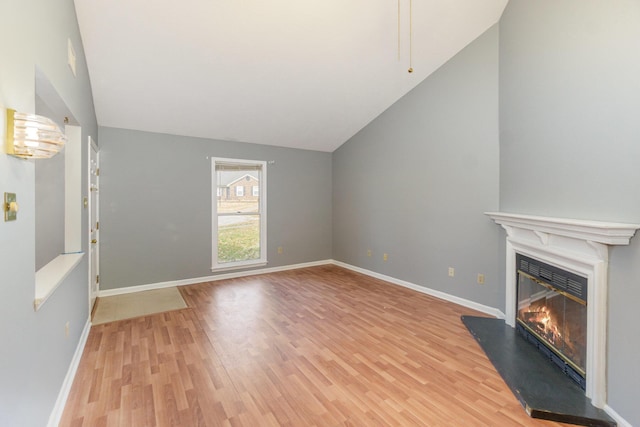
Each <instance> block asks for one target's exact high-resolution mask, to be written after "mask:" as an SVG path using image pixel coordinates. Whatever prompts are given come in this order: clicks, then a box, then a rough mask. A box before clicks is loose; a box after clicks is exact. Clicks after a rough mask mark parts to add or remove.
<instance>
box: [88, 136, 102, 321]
mask: <svg viewBox="0 0 640 427" xmlns="http://www.w3.org/2000/svg"><path fill="white" fill-rule="evenodd" d="M93 153H95V167H96V169H97V174H96V184H95V188H94V187H92V185H93V184H92V182H91V175H92V170H91V161H92V154H93ZM99 187H100V150H99V148H98V145H97V144H96V143H95V141H94V140H93V138H91V136H89V140H88V149H87V192H88V196H87V224H88V227H87V253H88V255H89V257H88V258H89V268H88V270H89V271H88V276H89V277H88V279H89V280H88V283H89V317H91V313H92V311H93V307H94V305H95V302H96V299H97V297H98V294H99V292H100V281H99V280H97V283H96V277H99V275H100V227H99V223H100V193H99V191H98V188H99ZM94 204H95V222H96V225H97V226H96V230H95V234H94V230H93V227H94V224H93V218H92V213H93V209H94V206H93V205H94ZM94 236H95V237H94ZM94 238H95V239H96V241H97V242H96V243H91V241H92V240H93V239H94ZM94 251H95V259H94V256H93V252H94ZM94 284H96V287H95V291H94Z"/></svg>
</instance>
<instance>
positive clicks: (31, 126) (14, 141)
mask: <svg viewBox="0 0 640 427" xmlns="http://www.w3.org/2000/svg"><path fill="white" fill-rule="evenodd" d="M6 126H7V135H6V150H7V154H10V155H12V156H16V157H22V158H25V159H47V158H49V157H53V156H55V155H56V154H58V152H60V151H61V150H62V149H63V148H64V144H65V143H66V142H67V137H66V135H65V134H64V133H63V132H62V131H61V130H60V128H59V127H58V125H57V124H56V123H55V122H54V121H53V120H51V119H49V118H47V117H43V116H38V115H35V114H27V113H20V112H17V111H15V110H12V109H10V108H8V109H7V125H6Z"/></svg>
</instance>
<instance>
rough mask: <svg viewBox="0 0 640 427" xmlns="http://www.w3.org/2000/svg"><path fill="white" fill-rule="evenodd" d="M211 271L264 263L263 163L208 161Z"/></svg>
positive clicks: (227, 160)
mask: <svg viewBox="0 0 640 427" xmlns="http://www.w3.org/2000/svg"><path fill="white" fill-rule="evenodd" d="M212 175H213V176H212V183H213V188H215V191H214V192H212V195H215V196H214V197H212V199H213V206H212V208H213V209H212V212H213V238H212V241H213V245H212V246H213V263H212V270H216V269H223V268H233V267H243V266H250V265H255V264H265V263H266V216H265V206H266V200H265V194H266V191H265V188H266V163H265V162H261V161H250V160H236V159H221V158H214V159H212Z"/></svg>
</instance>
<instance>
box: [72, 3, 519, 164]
mask: <svg viewBox="0 0 640 427" xmlns="http://www.w3.org/2000/svg"><path fill="white" fill-rule="evenodd" d="M409 1H410V0H400V40H399V41H398V34H399V33H398V18H399V14H398V0H270V1H264V0H180V1H175V0H171V1H170V0H153V1H151V0H75V5H76V11H77V14H78V21H79V24H80V32H81V34H82V39H83V43H84V49H85V53H86V56H87V62H88V66H89V74H90V77H91V84H92V88H93V97H94V102H95V108H96V114H97V118H98V124H99V125H100V126H110V127H118V128H125V129H136V130H143V131H150V132H160V133H168V134H175V135H186V136H197V137H203V138H212V139H222V140H229V141H243V142H252V143H258V144H268V145H276V146H284V147H296V148H302V149H309V150H320V151H328V152H331V151H333V150H335V149H336V148H338V147H339V146H340V145H342V144H343V143H344V142H345V141H346V140H348V139H349V138H350V137H351V136H353V135H354V134H355V133H356V132H358V131H359V130H360V129H362V128H363V127H364V126H366V125H367V124H368V123H369V122H371V120H373V119H374V118H375V117H377V116H378V115H379V114H380V113H382V112H383V111H384V110H385V109H387V108H388V107H389V106H390V105H391V104H393V103H394V102H395V101H396V100H398V99H399V98H400V97H402V96H403V95H404V94H406V93H407V92H408V91H410V90H411V89H412V88H414V87H415V86H416V85H417V84H418V83H420V82H421V81H422V80H424V79H425V78H426V77H427V76H429V74H431V73H432V72H433V71H435V70H436V69H437V68H438V67H440V66H441V65H442V64H444V63H445V62H446V61H447V60H449V59H450V58H451V57H452V56H454V55H455V54H456V53H457V52H459V51H460V50H461V49H462V48H464V47H465V46H466V45H467V44H469V43H470V42H471V41H473V40H474V39H475V38H476V37H478V36H479V35H480V34H482V33H483V32H484V31H485V30H487V29H488V28H489V27H491V26H492V25H493V24H495V23H496V22H497V21H498V20H499V18H500V15H501V14H502V11H503V9H504V7H505V6H506V3H507V1H508V0H412V2H413V4H412V17H413V19H412V23H413V44H412V45H413V49H412V52H413V55H412V57H413V60H412V65H413V69H414V70H415V71H414V72H413V73H412V74H409V73H408V72H407V69H408V68H409V22H410V20H409ZM399 47H400V48H399ZM398 54H400V59H398Z"/></svg>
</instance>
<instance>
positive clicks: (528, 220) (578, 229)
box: [485, 212, 640, 408]
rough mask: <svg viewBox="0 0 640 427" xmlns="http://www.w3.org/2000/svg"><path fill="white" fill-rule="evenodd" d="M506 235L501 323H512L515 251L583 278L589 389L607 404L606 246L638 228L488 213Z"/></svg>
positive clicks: (598, 402)
mask: <svg viewBox="0 0 640 427" xmlns="http://www.w3.org/2000/svg"><path fill="white" fill-rule="evenodd" d="M485 214H486V215H488V216H489V217H491V218H492V219H493V220H494V221H495V222H496V223H497V224H499V225H501V226H502V228H504V229H505V231H506V232H507V242H506V245H507V250H506V292H505V295H506V304H505V322H506V323H507V324H508V325H510V326H512V327H514V326H515V323H516V297H517V295H516V287H517V270H516V253H519V254H522V255H526V256H529V257H531V258H535V259H538V260H540V261H543V262H546V263H548V264H551V265H554V266H556V267H558V268H562V269H564V270H567V271H570V272H572V273H575V274H577V275H579V276H582V277H586V278H587V364H586V365H587V367H586V380H587V387H586V390H585V394H586V396H587V397H589V398H590V399H591V401H592V403H593V404H594V405H595V406H597V407H599V408H603V407H604V405H605V404H606V396H607V393H606V391H607V389H606V368H607V363H606V354H607V347H606V343H607V297H608V272H607V269H608V263H609V246H612V245H628V244H629V241H630V240H631V238H632V237H633V235H634V234H635V232H636V230H638V229H640V224H622V223H615V222H603V221H586V220H579V219H567V218H549V217H541V216H532V215H521V214H513V213H506V212H486V213H485Z"/></svg>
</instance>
